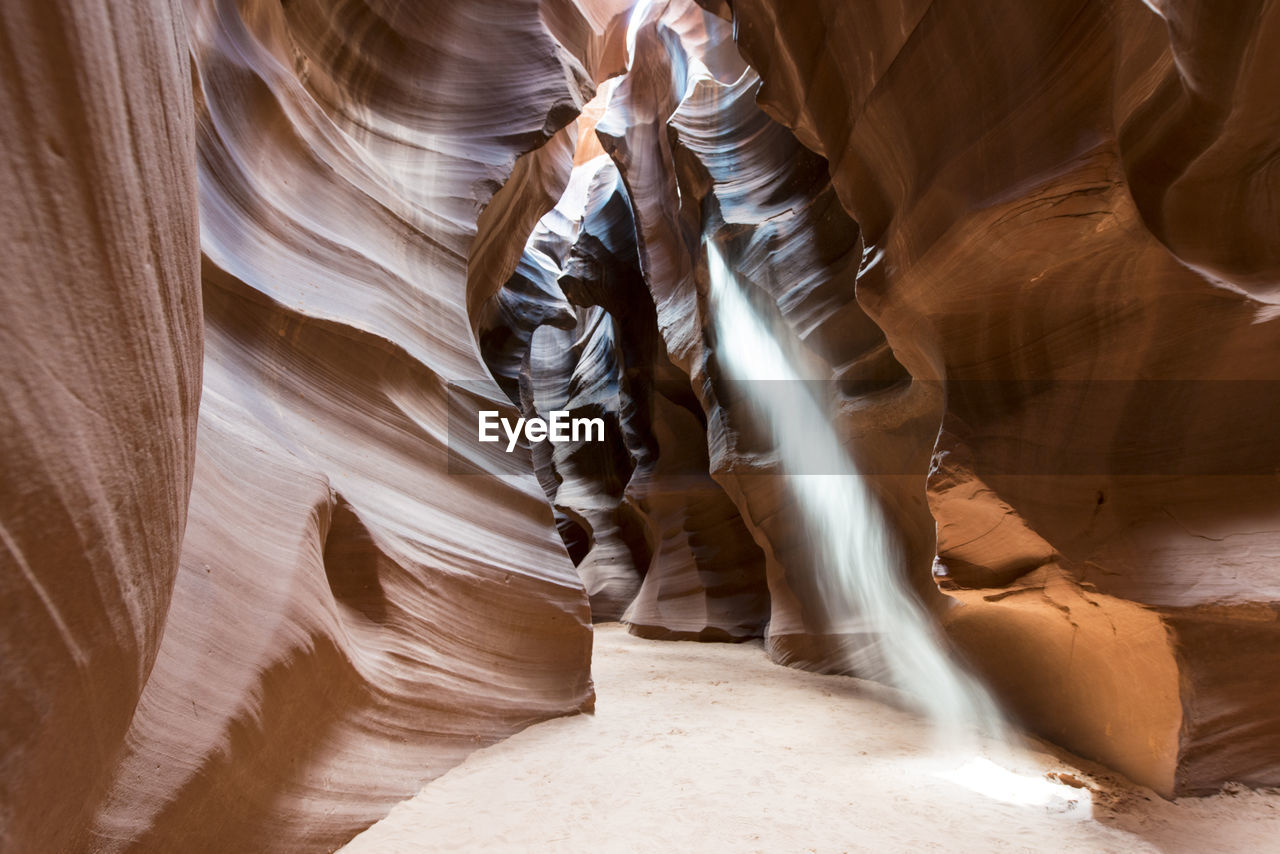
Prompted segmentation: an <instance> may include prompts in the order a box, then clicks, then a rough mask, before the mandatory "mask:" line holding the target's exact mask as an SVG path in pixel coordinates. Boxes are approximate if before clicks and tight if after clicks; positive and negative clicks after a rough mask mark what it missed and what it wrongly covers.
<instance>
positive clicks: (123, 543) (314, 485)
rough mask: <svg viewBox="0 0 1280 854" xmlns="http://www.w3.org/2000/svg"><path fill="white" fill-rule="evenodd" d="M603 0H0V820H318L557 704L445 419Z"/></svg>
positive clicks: (564, 654)
mask: <svg viewBox="0 0 1280 854" xmlns="http://www.w3.org/2000/svg"><path fill="white" fill-rule="evenodd" d="M117 5H119V4H117ZM184 11H185V15H184V14H183V12H184ZM618 11H619V10H618V9H616V8H611V7H609V4H605V3H600V4H597V5H596V6H593V7H591V8H587V9H585V10H584V9H583V8H581V7H579V6H578V5H576V4H572V3H550V2H548V3H545V4H540V3H538V2H514V3H513V2H505V3H497V2H493V3H469V4H458V5H456V6H454V7H451V8H436V7H431V8H424V7H421V6H419V5H418V4H408V3H394V2H378V0H370V2H361V3H330V2H321V0H317V2H292V3H286V4H279V3H266V2H264V3H253V2H250V3H234V4H233V3H224V2H215V0H209V2H202V1H201V0H197V1H196V2H191V3H188V4H186V7H185V10H183V9H179V8H177V7H176V6H174V5H169V4H162V3H156V4H144V6H140V7H138V8H137V9H135V10H133V11H126V10H124V9H123V8H116V7H115V6H112V7H110V8H108V7H107V4H88V5H85V4H78V5H77V6H76V8H74V9H72V8H70V7H69V6H67V5H63V4H40V8H37V7H36V6H35V5H31V6H30V8H27V7H26V6H23V5H22V4H19V6H18V7H15V9H14V10H12V14H10V12H9V11H6V13H5V16H4V23H3V26H4V33H5V36H6V39H7V40H8V41H9V43H10V44H12V45H22V46H23V47H22V49H23V50H24V51H27V52H29V54H30V55H29V56H26V57H25V59H23V57H22V56H19V55H15V61H18V60H21V61H20V62H18V65H19V66H21V68H20V69H19V68H18V67H15V68H14V69H12V70H11V71H10V72H6V73H5V75H4V79H5V85H6V87H8V88H7V89H6V90H5V98H4V126H5V131H6V139H7V140H13V143H12V144H11V146H10V147H9V148H7V149H6V152H5V155H4V157H5V159H6V162H7V164H8V168H7V171H6V175H8V176H9V177H8V178H7V179H6V181H7V182H8V183H7V184H6V187H7V188H8V189H10V194H9V197H10V198H11V199H13V200H14V203H13V204H12V206H11V210H10V213H9V214H6V218H5V220H4V223H5V225H4V228H5V236H6V237H7V238H9V239H8V240H7V241H6V246H7V247H8V248H7V253H8V255H9V256H11V257H12V259H13V261H12V263H11V264H10V265H9V269H10V271H11V274H13V275H14V276H16V278H15V279H14V285H13V287H11V288H6V290H5V294H4V297H3V299H4V300H5V306H6V317H8V318H11V319H13V320H14V324H13V325H12V326H10V325H9V324H7V323H6V324H5V325H4V327H3V328H4V332H3V334H4V335H5V343H6V344H8V345H10V349H9V352H11V353H14V352H25V353H27V354H28V357H27V358H24V359H22V360H11V361H9V362H7V363H6V367H5V371H6V372H7V373H6V377H5V383H4V388H5V396H4V403H3V405H4V409H3V411H2V413H0V421H2V422H3V425H4V428H5V429H4V430H3V435H4V439H3V441H4V442H5V443H6V445H5V454H4V465H5V467H6V468H5V473H4V474H5V478H4V480H5V484H6V488H5V490H4V491H3V501H4V502H5V503H4V505H3V508H2V509H3V515H2V516H0V520H2V522H3V530H4V531H5V540H4V544H5V551H4V556H5V557H4V565H3V570H4V572H3V574H2V576H0V577H3V579H4V582H3V583H4V584H5V585H6V587H5V592H6V596H5V614H4V616H5V619H4V635H3V638H4V640H3V644H4V647H3V650H4V668H3V672H4V678H5V680H6V681H5V692H4V698H3V700H2V701H0V702H3V704H4V707H3V715H4V723H5V727H4V732H5V736H4V737H5V739H6V742H5V744H4V748H5V759H4V762H5V774H4V779H3V783H2V784H0V785H3V787H4V788H3V792H2V794H3V797H0V803H2V804H3V809H4V810H5V811H6V812H5V814H4V816H3V827H4V833H5V834H6V836H5V838H4V843H5V845H4V847H5V849H6V850H8V849H10V848H13V849H14V850H23V851H27V850H32V851H34V850H40V851H46V850H49V851H52V850H80V849H86V850H101V851H108V850H146V851H174V850H183V851H226V850H249V849H251V850H270V851H304V850H305V851H311V850H318V849H331V848H333V847H335V846H336V845H338V844H340V843H341V842H343V841H344V840H345V839H347V838H349V837H350V836H352V835H353V834H355V833H356V832H358V831H359V830H360V829H362V828H363V827H365V826H367V825H368V824H369V823H370V822H372V821H374V820H376V819H377V818H378V817H380V816H381V815H382V814H384V813H385V811H386V810H387V809H388V808H389V806H390V805H391V804H393V803H394V802H396V801H398V800H400V799H403V798H404V797H407V796H409V795H411V794H413V793H414V792H415V791H416V790H417V788H418V787H419V786H420V785H421V784H422V783H423V782H425V781H426V780H429V779H431V778H433V777H436V776H438V775H439V774H441V773H443V772H444V771H445V770H447V769H448V768H449V767H451V766H452V765H453V764H456V763H457V762H458V761H460V760H461V759H462V757H463V756H465V755H466V754H467V753H468V752H470V751H472V750H474V749H476V748H477V747H479V746H482V745H484V744H486V743H489V742H492V741H494V740H497V739H500V738H502V737H505V736H506V735H509V734H510V733H512V732H514V731H516V730H518V729H519V728H521V727H523V726H525V725H527V724H529V723H531V722H533V721H536V720H540V719H543V718H546V717H549V716H553V715H559V714H566V713H572V712H574V711H577V710H581V709H586V708H590V706H591V704H592V703H593V692H592V687H591V682H590V678H589V663H590V651H591V630H590V622H589V610H588V605H587V598H586V595H585V592H584V590H583V587H582V584H581V582H580V580H579V579H578V577H577V575H576V574H575V572H574V569H573V566H572V564H571V563H570V562H569V560H568V558H567V556H566V554H565V552H564V549H563V546H562V544H561V543H560V541H559V538H558V537H557V536H556V533H555V529H554V527H553V525H552V518H551V512H550V510H549V508H548V506H547V504H546V502H545V500H544V497H543V495H542V494H541V491H540V490H539V488H538V485H537V483H536V481H535V480H534V478H533V477H532V476H531V475H527V474H526V475H524V476H520V477H499V478H491V477H478V476H454V475H451V470H452V469H451V463H452V462H454V461H456V459H457V458H470V459H473V460H479V461H480V462H481V463H482V464H483V463H484V459H483V452H482V451H481V450H480V449H479V448H478V447H476V446H475V445H474V444H470V445H469V444H467V443H466V442H461V441H455V442H453V443H451V442H450V435H449V430H448V424H447V412H448V409H449V407H448V404H449V402H450V397H451V396H456V395H459V394H464V393H470V394H479V396H480V398H481V400H482V401H486V402H487V401H492V400H497V399H499V398H500V396H501V395H500V392H499V390H498V388H497V386H496V385H495V384H494V383H493V381H492V379H491V378H490V377H489V375H488V373H487V371H486V370H485V368H484V366H483V364H482V363H481V361H480V357H479V353H478V351H477V349H476V346H475V342H474V338H473V329H474V328H475V319H474V318H473V317H472V314H471V313H472V311H473V310H474V308H475V307H476V306H478V305H481V304H483V302H484V300H485V299H487V297H488V295H489V294H491V293H492V292H493V291H494V290H496V289H497V288H498V287H500V286H501V284H502V282H503V281H505V279H506V278H507V276H509V275H510V271H511V270H512V269H513V268H514V267H515V264H516V262H517V260H518V258H519V255H520V252H521V250H522V248H523V245H524V242H525V237H526V236H527V235H528V233H529V231H530V230H531V229H532V228H533V225H534V223H535V222H536V221H537V219H538V218H539V217H540V216H541V215H542V214H543V212H545V211H546V210H547V208H549V207H550V206H551V205H552V204H553V203H554V201H555V199H556V197H558V195H559V193H560V191H561V190H562V189H563V185H564V182H565V180H567V178H568V173H569V170H570V168H571V163H572V158H573V153H574V151H573V149H574V138H573V134H572V130H571V129H567V130H564V131H561V128H562V127H563V126H565V125H566V124H568V123H570V122H571V120H572V119H573V118H574V116H575V115H576V114H577V112H578V111H579V109H580V108H581V106H582V104H583V103H584V102H585V101H586V100H587V99H588V98H589V97H590V95H591V92H592V89H593V81H594V80H596V79H601V78H602V77H603V76H604V75H605V74H607V73H608V71H609V69H610V68H612V67H615V66H616V64H617V62H618V61H620V56H621V53H620V44H621V41H620V39H621V29H620V27H621V25H622V23H623V20H622V19H621V18H619V17H618V14H617V13H618ZM188 51H189V56H188V55H187V54H188ZM495 54H496V55H501V56H502V57H503V61H502V62H501V63H495V62H493V61H492V56H494V55H495ZM193 92H194V99H193V97H192V93H193ZM197 198H198V204H199V225H198V226H197V221H196V213H197ZM198 250H203V257H201V256H200V255H199V254H198ZM86 279H87V280H88V281H87V282H86ZM73 288H74V290H73ZM201 290H202V291H203V304H204V321H205V326H204V341H203V377H204V390H203V397H200V395H199V389H200V378H201V353H202V350H201V332H200V300H201ZM451 383H465V387H466V388H467V389H470V392H463V391H460V390H459V389H458V387H455V386H453V385H451ZM197 400H199V401H200V406H199V416H198V418H199V433H198V435H199V438H198V441H197V440H196V427H197ZM456 438H457V437H455V439H456ZM451 450H452V451H453V452H454V455H453V457H451V456H450V454H449V452H450V451H451ZM486 450H487V449H486ZM10 484H21V485H22V486H21V488H20V489H17V488H11V487H10V486H9V485H10ZM188 493H189V495H190V498H189V503H188ZM184 523H185V525H184ZM184 527H185V533H184ZM180 546H181V551H179V547H180ZM153 662H154V666H153Z"/></svg>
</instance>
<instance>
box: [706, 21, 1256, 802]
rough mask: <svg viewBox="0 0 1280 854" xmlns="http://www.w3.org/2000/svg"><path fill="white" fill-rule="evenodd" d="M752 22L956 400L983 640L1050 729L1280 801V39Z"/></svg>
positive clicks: (965, 635) (1064, 740)
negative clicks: (1269, 84) (1277, 428)
mask: <svg viewBox="0 0 1280 854" xmlns="http://www.w3.org/2000/svg"><path fill="white" fill-rule="evenodd" d="M716 5H722V4H716ZM729 5H730V6H731V7H732V14H733V20H734V23H735V27H736V33H737V36H738V43H739V45H740V47H741V48H742V50H743V53H744V56H745V57H746V58H747V59H748V60H749V61H750V62H751V63H752V65H753V67H755V68H756V69H757V70H758V71H759V73H760V76H761V79H762V80H763V88H762V90H761V93H760V98H759V99H760V103H761V105H762V106H763V107H764V109H766V110H767V111H768V112H769V113H770V115H772V116H774V117H775V118H777V119H778V120H779V121H780V122H782V123H784V124H786V125H788V126H789V127H791V128H792V129H793V130H794V131H795V133H796V134H797V136H798V138H799V139H800V140H801V141H802V142H804V143H805V145H806V146H807V147H809V148H811V149H812V150H814V151H815V152H817V153H819V154H822V155H823V156H825V157H826V158H827V159H828V160H829V161H830V163H831V175H832V182H833V185H834V187H835V190H836V192H837V194H838V195H839V198H840V201H841V202H842V204H843V205H844V207H845V208H846V209H847V210H848V212H849V213H850V215H851V216H852V217H853V218H854V219H855V220H856V221H857V223H858V225H859V227H860V229H861V232H862V239H863V242H864V244H865V249H864V253H863V260H862V264H861V268H860V270H859V272H858V284H857V295H858V300H859V302H860V303H861V304H862V306H863V307H864V308H865V309H866V310H867V312H868V314H869V315H870V316H871V318H872V319H873V320H874V321H875V323H876V324H877V325H878V326H879V327H880V328H881V329H882V330H883V331H884V334H885V336H886V338H887V340H888V343H889V345H890V346H891V347H892V349H893V353H894V355H895V357H896V358H897V360H898V361H899V362H900V363H901V364H902V365H903V367H904V368H906V370H907V371H908V372H909V373H910V374H911V376H912V377H913V378H914V381H915V383H914V384H921V383H936V384H939V385H940V387H942V388H943V389H945V391H946V395H945V399H942V398H939V399H938V401H937V405H936V409H935V414H934V417H933V419H932V420H933V423H934V425H935V430H937V428H938V427H939V426H940V427H941V429H940V430H938V431H937V433H936V435H937V438H936V441H935V457H934V461H933V463H932V464H931V467H930V470H929V481H928V496H929V504H930V509H931V512H932V515H933V517H934V518H935V519H936V522H937V537H938V542H937V551H938V561H937V564H936V566H935V572H936V573H937V576H938V579H939V581H940V583H941V584H942V586H943V587H944V588H946V589H947V591H948V592H949V593H951V594H952V595H953V596H955V597H956V598H957V599H959V600H961V601H963V602H964V603H965V606H964V607H962V608H958V609H954V610H952V611H950V612H948V614H947V618H946V619H947V622H948V627H949V629H950V631H951V633H952V635H953V637H955V638H956V639H957V640H958V641H960V642H961V643H962V644H963V645H964V646H966V647H967V648H968V649H969V650H970V652H971V654H972V655H973V656H974V658H975V660H976V662H977V663H978V664H979V666H980V667H981V669H983V670H984V672H985V673H986V675H987V676H988V678H989V679H990V681H991V682H992V684H993V685H994V686H995V687H996V688H997V689H998V690H999V691H1000V693H1001V694H1002V696H1003V697H1004V699H1005V700H1006V702H1007V703H1008V705H1009V706H1010V707H1011V708H1012V709H1013V710H1014V711H1015V712H1016V713H1018V715H1019V716H1020V717H1021V718H1022V719H1023V720H1024V721H1025V722H1026V723H1027V724H1028V725H1029V726H1031V727H1032V728H1033V729H1036V730H1038V731H1039V732H1041V733H1043V734H1045V735H1047V736H1048V737H1050V738H1052V739H1054V740H1056V741H1058V742H1059V743H1061V744H1064V745H1066V746H1068V747H1070V748H1072V749H1073V750H1076V751H1078V752H1080V753H1083V754H1085V755H1088V756H1091V757H1094V758H1099V759H1102V760H1103V761H1106V762H1107V763H1109V764H1111V765H1113V766H1114V767H1116V768H1119V769H1120V770H1122V771H1124V772H1126V773H1128V774H1129V775H1130V776H1132V777H1134V778H1136V779H1138V780H1140V781H1142V782H1144V783H1147V784H1149V785H1152V786H1153V787H1155V788H1157V789H1158V790H1160V791H1162V792H1165V793H1173V792H1197V791H1206V790H1210V789H1212V788H1214V787H1216V786H1218V785H1219V784H1220V783H1221V782H1222V781H1223V780H1226V779H1237V780H1242V781H1245V782H1250V783H1270V784H1274V783H1275V782H1277V780H1280V718H1277V716H1276V715H1275V713H1274V711H1273V708H1272V707H1273V706H1274V701H1275V694H1274V689H1273V688H1268V687H1265V686H1266V685H1274V684H1276V677H1277V676H1280V672H1278V671H1277V669H1276V668H1277V666H1280V659H1278V658H1277V657H1276V656H1274V655H1273V654H1271V652H1269V650H1272V649H1274V645H1275V643H1276V641H1277V639H1278V638H1277V632H1278V631H1280V628H1278V627H1280V619H1278V617H1280V586H1278V583H1277V580H1276V579H1277V576H1276V574H1275V572H1274V564H1275V558H1276V555H1277V549H1280V534H1278V533H1277V530H1276V526H1275V524H1274V519H1275V512H1276V507H1277V504H1278V500H1280V494H1278V493H1277V486H1276V482H1275V478H1274V470H1275V467H1276V463H1277V462H1278V460H1277V451H1276V447H1275V443H1274V440H1273V437H1272V435H1271V434H1272V430H1271V427H1270V425H1271V423H1273V421H1274V418H1275V416H1276V414H1277V413H1276V412H1275V411H1274V409H1275V401H1276V400H1277V399H1280V397H1277V395H1276V394H1275V393H1274V391H1275V389H1276V385H1275V381H1276V380H1277V379H1280V376H1278V374H1280V361H1277V360H1276V358H1275V354H1276V352H1277V347H1278V346H1280V327H1278V326H1277V323H1280V320H1278V319H1277V318H1278V315H1277V312H1276V307H1275V304H1274V289H1275V284H1276V281H1277V276H1276V268H1275V257H1274V247H1275V246H1276V245H1277V242H1276V240H1275V239H1274V238H1275V228H1276V222H1277V221H1276V219H1275V217H1273V216H1269V215H1268V214H1267V213H1266V210H1267V209H1268V207H1269V206H1270V205H1271V204H1272V202H1271V201H1268V200H1273V199H1274V198H1275V195H1276V192H1277V189H1278V188H1277V175H1278V174H1280V173H1277V170H1276V169H1275V168H1274V165H1275V162H1276V151H1277V149H1276V147H1275V139H1276V134H1275V128H1276V122H1277V120H1278V118H1280V113H1278V112H1277V110H1276V108H1275V105H1274V99H1271V98H1269V97H1268V96H1265V95H1263V94H1262V90H1261V88H1260V82H1259V81H1261V80H1262V79H1263V78H1264V77H1267V79H1270V77H1274V74H1268V72H1270V71H1273V70H1274V68H1273V66H1274V64H1275V56H1276V48H1277V46H1278V45H1280V43H1278V42H1277V32H1278V31H1277V27H1278V26H1280V13H1277V11H1276V9H1275V8H1273V7H1272V6H1271V5H1269V4H1252V5H1250V6H1249V7H1248V9H1245V10H1241V12H1240V14H1238V15H1237V16H1234V17H1233V18H1232V19H1231V20H1230V21H1224V20H1221V19H1220V18H1219V17H1218V16H1214V20H1213V23H1212V24H1210V23H1209V22H1208V20H1207V18H1206V16H1207V15H1208V14H1209V12H1208V6H1207V4H1202V3H1194V2H1178V0H1172V2H1162V3H1150V4H1143V3H1139V2H1128V0H1116V2H1084V1H1083V0H1055V2H1051V3H1045V4H1036V5H1035V6H1034V7H1033V6H1029V5H1026V4H1017V3H998V4H995V5H992V6H988V7H984V8H983V9H982V10H975V9H974V8H973V7H972V6H971V5H967V4H962V3H952V2H917V3H907V4H889V3H871V4H865V5H863V6H860V7H858V8H857V9H854V8H852V7H850V6H848V5H847V4H842V3H839V2H835V0H830V2H829V0H805V2H801V3H787V4H782V3H775V2H772V0H734V2H732V3H730V4H729ZM920 474H924V471H923V470H922V471H921V472H920ZM1268 520H1271V521H1268ZM1264 683H1265V684H1264Z"/></svg>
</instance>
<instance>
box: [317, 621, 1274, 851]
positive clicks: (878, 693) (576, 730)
mask: <svg viewBox="0 0 1280 854" xmlns="http://www.w3.org/2000/svg"><path fill="white" fill-rule="evenodd" d="M593 673H594V677H595V682H596V691H597V695H598V699H597V707H596V712H595V714H594V715H579V716H576V717H571V718H561V719H557V720H553V721H548V722H546V723H542V724H538V725H536V726H533V727H530V728H529V729H527V730H525V731H524V732H521V733H519V734H518V735H516V736H515V737H513V738H510V739H507V740H506V741H503V742H501V743H499V744H496V745H494V746H492V747H488V748H486V749H484V750H480V751H478V752H476V753H475V754H473V755H472V756H471V757H469V758H468V759H467V761H466V762H464V763H463V764H462V765H460V766H458V767H457V768H454V769H453V770H452V771H450V772H449V773H447V774H445V775H444V776H442V777H440V778H439V779H437V780H435V781H434V782H432V783H431V784H429V785H427V786H426V787H424V788H423V789H422V791H421V792H420V793H419V794H418V795H417V796H415V797H413V798H412V799H410V800H408V801H405V802H404V803H401V804H399V805H398V806H396V807H395V809H393V810H392V811H391V813H390V814H389V815H388V816H387V817H386V818H385V819H383V820H382V821H381V822H379V823H378V824H376V825H374V826H373V827H371V828H369V829H368V830H367V831H365V832H364V833H362V834H361V835H360V836H358V837H356V838H355V839H354V840H353V841H352V842H351V843H350V844H349V845H347V846H346V847H345V848H343V849H342V851H343V852H344V854H400V852H404V854H409V852H444V851H466V852H473V851H483V852H646V854H649V852H683V851H699V852H709V851H710V852H721V851H723V852H788V853H789V852H797V854H801V852H814V854H827V852H854V851H875V852H899V851H901V852H906V851H910V852H920V851H948V852H951V851H975V852H990V851H1002V852H1003V851H1010V852H1011V851H1018V852H1022V851H1033V852H1040V851H1090V852H1140V851H1157V852H1196V854H1200V852H1219V851H1220V852H1280V792H1276V791H1274V790H1269V791H1250V790H1247V789H1238V790H1236V789H1231V788H1229V789H1228V790H1224V792H1223V793H1222V794H1220V795H1217V796H1214V797H1211V798H1196V799H1183V800H1180V801H1178V802H1174V803H1170V802H1168V801H1165V800H1163V799H1161V798H1159V797H1157V796H1156V795H1154V794H1153V793H1151V792H1149V791H1147V790H1145V789H1142V788H1139V787H1136V786H1134V785H1132V784H1129V783H1127V782H1125V781H1123V780H1120V779H1118V778H1116V777H1114V776H1112V775H1109V774H1107V773H1105V772H1103V771H1102V770H1101V769H1098V768H1096V767H1093V766H1089V765H1087V764H1086V763H1081V762H1078V761H1077V762H1074V763H1073V762H1071V761H1068V760H1066V759H1064V758H1062V757H1059V756H1055V755H1052V754H1050V753H1049V752H1045V751H1047V748H1043V747H1040V748H1033V749H1031V750H1024V751H1020V752H1019V753H1018V755H1017V756H1012V755H1010V754H1009V753H1008V752H1007V751H1001V750H1000V749H999V748H998V746H996V745H994V744H990V743H988V744H987V745H986V746H985V747H980V746H977V745H975V746H973V747H970V748H968V749H967V750H965V751H961V752H956V751H954V750H947V749H944V748H942V747H940V746H939V744H938V740H937V738H936V737H935V736H934V735H933V734H932V731H931V730H930V728H929V726H928V725H927V724H926V723H925V722H924V721H922V720H921V719H920V718H919V717H917V716H915V715H913V714H910V713H908V712H905V711H902V710H900V709H899V708H897V707H895V705H894V704H892V702H891V701H892V700H893V695H892V693H891V692H889V691H888V690H887V689H884V688H882V687H880V686H877V685H875V684H873V683H869V682H864V681H861V680H857V679H850V678H845V677H838V676H818V675H815V674H811V673H804V672H801V671H797V670H792V669H789V668H783V667H779V666H777V665H774V664H772V663H770V662H769V661H768V659H767V658H766V657H765V653H764V651H763V650H762V649H761V647H760V646H759V645H758V644H744V645H738V646H734V645H726V644H696V643H664V642H656V641H645V640H640V639H638V638H634V637H632V636H630V635H628V634H627V633H626V631H625V629H623V628H622V627H621V626H619V625H616V624H615V625H605V626H597V628H596V642H595V657H594V663H593ZM886 701H889V702H886ZM983 754H985V757H989V759H987V758H984V757H983ZM993 763H994V764H993ZM996 766H998V767H996ZM1001 769H1003V770H1001ZM1082 769H1083V770H1082ZM1011 772H1012V773H1011ZM1049 775H1058V776H1057V777H1056V779H1057V780H1062V779H1067V780H1069V781H1074V782H1075V783H1076V784H1084V785H1085V786H1086V788H1083V789H1082V788H1077V787H1075V786H1071V785H1063V784H1061V783H1054V782H1051V779H1054V778H1052V777H1050V776H1049Z"/></svg>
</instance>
